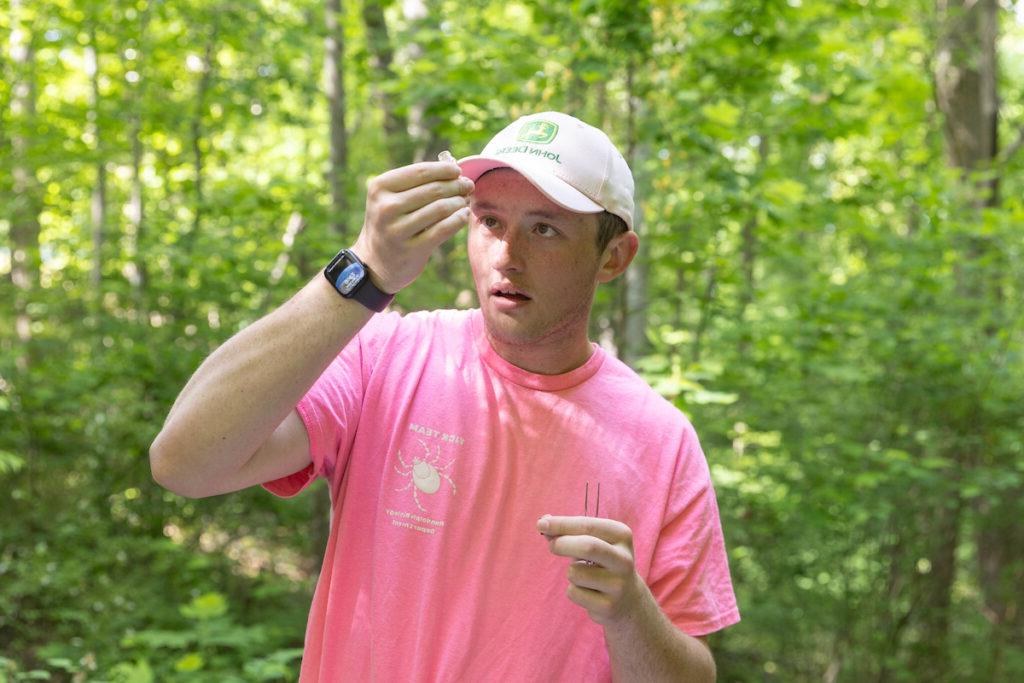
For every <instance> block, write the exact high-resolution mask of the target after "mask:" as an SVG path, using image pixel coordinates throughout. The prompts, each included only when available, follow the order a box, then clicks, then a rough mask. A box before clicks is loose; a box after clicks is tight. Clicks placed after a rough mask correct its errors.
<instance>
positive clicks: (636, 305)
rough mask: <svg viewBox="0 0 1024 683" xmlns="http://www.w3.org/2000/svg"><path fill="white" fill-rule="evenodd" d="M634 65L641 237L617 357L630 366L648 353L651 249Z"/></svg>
mask: <svg viewBox="0 0 1024 683" xmlns="http://www.w3.org/2000/svg"><path fill="white" fill-rule="evenodd" d="M635 74H636V64H635V63H634V62H633V61H632V60H630V62H629V64H627V66H626V162H627V163H628V164H629V168H630V169H631V170H632V171H633V178H634V180H635V181H636V186H637V191H636V193H635V194H634V198H635V201H636V208H635V210H634V211H633V221H634V225H633V230H634V231H635V232H636V234H637V235H638V236H639V237H640V250H639V251H638V252H637V255H636V258H635V259H634V261H633V263H632V264H631V265H630V267H629V268H628V269H627V270H626V272H625V277H624V282H623V286H624V287H625V292H624V295H623V297H622V299H621V301H622V302H623V304H624V306H625V310H623V315H622V320H623V329H622V332H623V335H622V344H621V345H620V347H619V357H620V358H621V359H622V361H623V362H625V363H629V364H631V363H633V362H635V361H636V360H637V359H639V358H641V357H643V356H644V355H645V354H646V353H647V352H648V351H649V346H650V345H649V343H648V340H647V306H648V301H647V295H648V291H647V290H648V279H649V275H650V273H649V270H650V258H651V257H650V245H649V244H648V243H647V240H645V239H643V236H644V235H643V233H644V232H645V230H644V222H643V211H642V210H641V197H640V192H639V189H640V187H641V183H640V174H641V171H642V169H641V164H642V155H641V150H640V145H639V143H638V134H637V119H638V118H640V116H641V112H640V111H639V107H640V100H639V98H638V97H637V96H636V88H635Z"/></svg>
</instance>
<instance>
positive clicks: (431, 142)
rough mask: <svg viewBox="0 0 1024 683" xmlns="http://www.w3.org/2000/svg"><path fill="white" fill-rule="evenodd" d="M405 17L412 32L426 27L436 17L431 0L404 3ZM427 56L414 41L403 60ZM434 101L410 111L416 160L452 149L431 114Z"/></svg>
mask: <svg viewBox="0 0 1024 683" xmlns="http://www.w3.org/2000/svg"><path fill="white" fill-rule="evenodd" d="M402 14H403V16H404V17H405V20H406V21H407V22H408V24H409V27H410V29H415V28H426V27H427V26H429V25H430V24H431V22H433V21H434V20H433V17H434V16H435V15H436V12H435V11H434V8H433V7H431V6H430V3H429V2H428V1H427V0H403V2H402ZM423 54H424V49H423V46H422V45H420V44H419V43H416V42H412V41H410V42H409V43H408V44H406V46H405V47H404V49H403V59H405V60H406V61H409V62H414V61H416V60H417V59H419V58H421V57H422V56H423ZM432 104H433V102H431V101H428V100H423V99H421V100H419V101H417V102H413V104H412V106H411V107H410V108H409V134H410V136H411V137H412V144H413V146H414V151H413V161H432V160H434V159H436V158H437V155H438V154H440V153H441V152H442V151H444V150H445V149H447V148H448V146H449V145H448V141H447V140H445V139H444V138H441V137H439V136H438V135H437V129H438V124H439V123H440V122H439V120H438V117H437V116H435V115H432V114H428V111H429V110H430V106H431V105H432Z"/></svg>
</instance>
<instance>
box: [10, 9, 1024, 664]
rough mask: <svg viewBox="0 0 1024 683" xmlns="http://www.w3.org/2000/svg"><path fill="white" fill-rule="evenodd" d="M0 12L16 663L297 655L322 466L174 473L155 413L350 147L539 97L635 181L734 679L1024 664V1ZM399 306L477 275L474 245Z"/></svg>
mask: <svg viewBox="0 0 1024 683" xmlns="http://www.w3.org/2000/svg"><path fill="white" fill-rule="evenodd" d="M0 37H2V45H3V47H2V49H0V72H2V74H3V78H2V79H0V274H2V276H3V277H2V280H0V301H3V306H2V307H0V510H2V511H3V512H2V516H0V520H2V521H0V657H2V659H0V680H3V679H4V677H6V678H8V679H10V680H19V679H21V678H30V677H36V678H44V677H46V676H49V677H52V679H53V680H111V681H149V680H189V681H193V680H211V681H225V680H294V678H295V677H296V674H297V662H298V656H299V654H300V652H301V645H302V635H303V630H304V625H305V617H306V613H307V609H308V605H309V599H310V595H311V590H312V586H313V583H314V581H315V575H316V571H317V569H318V567H319V560H320V558H321V553H322V550H323V540H324V537H325V534H326V521H327V517H326V512H327V507H326V506H327V497H326V492H325V490H324V489H323V488H322V487H315V489H314V490H313V491H312V492H310V493H307V494H305V495H304V496H302V497H300V498H299V499H297V500H293V501H289V502H282V501H278V500H275V499H273V497H271V496H270V495H269V494H266V493H263V492H261V491H259V490H252V491H247V492H242V493H239V494H236V495H232V496H224V497H218V498H214V499H207V500H200V501H194V500H186V499H182V498H179V497H177V496H175V495H173V494H171V493H169V492H166V491H163V490H161V489H160V488H159V487H157V486H156V485H154V484H153V483H152V481H151V479H150V476H149V467H148V462H147V458H146V453H147V448H148V445H149V443H150V442H151V440H152V438H153V436H154V435H155V434H156V432H157V431H158V429H159V427H160V424H161V422H162V420H163V417H164V416H165V414H166V412H167V410H168V408H169V406H170V404H171V402H172V401H173V399H174V397H175V395H176V394H177V391H178V390H179V389H180V387H181V386H182V385H183V384H184V382H185V380H186V379H187V378H188V376H189V374H190V373H191V372H192V371H193V370H194V369H195V367H196V366H197V365H198V364H199V362H200V361H201V360H202V359H203V358H204V357H205V356H206V355H207V354H208V353H209V352H210V351H211V350H212V349H213V348H215V347H216V346H217V345H218V344H219V343H220V342H222V341H223V340H224V339H226V338H227V337H228V336H230V335H231V334H233V333H234V332H235V331H237V330H239V329H240V328H242V327H244V326H245V325H247V324H249V323H251V322H252V321H253V320H255V319H257V318H258V317H259V316H261V315H263V314H265V313H266V312H268V311H270V310H271V309H272V308H273V307H275V306H276V305H278V304H280V303H281V302H283V301H284V300H285V299H287V298H288V297H289V296H290V294H291V293H292V292H294V291H295V290H296V289H298V288H299V287H300V286H301V285H302V284H303V283H304V282H305V281H306V280H307V279H308V278H309V277H312V276H313V275H314V274H315V273H316V271H317V270H318V269H319V268H320V267H322V265H323V263H325V262H326V260H328V259H329V257H330V256H331V255H333V253H334V252H335V251H336V250H337V249H338V248H339V247H341V246H343V245H345V244H348V243H349V242H351V240H352V239H354V236H355V235H356V234H357V231H358V228H359V226H360V225H361V221H362V217H361V210H362V206H363V200H364V197H363V192H364V187H365V179H366V178H367V177H368V176H370V175H372V174H376V173H380V172H382V171H384V170H386V169H388V168H391V167H394V166H397V165H401V164H405V163H409V162H412V161H415V160H421V159H429V158H433V157H434V156H435V155H436V154H437V152H438V151H440V150H441V149H448V148H450V149H451V150H452V151H453V153H454V154H455V155H456V156H465V155H468V154H472V153H475V152H477V151H478V150H479V149H480V148H481V147H482V146H483V144H484V143H485V142H486V140H487V139H488V138H489V137H490V136H491V135H492V134H493V133H495V132H496V131H497V130H499V129H500V128H501V127H502V126H503V125H505V123H507V121H508V120H509V119H510V118H512V117H515V116H517V115H520V114H524V113H529V112H533V111H543V110H547V109H557V110H563V111H567V112H569V113H572V114H575V115H577V116H579V117H580V118H582V119H584V120H586V121H589V122H591V123H593V124H595V125H598V126H600V127H602V128H604V129H605V130H607V131H608V132H609V133H610V135H611V136H612V138H613V139H614V140H615V141H616V142H617V143H618V145H619V147H620V149H622V151H623V153H624V154H626V155H627V157H628V158H629V160H630V162H631V165H632V167H633V170H634V173H635V175H636V178H637V199H638V206H639V207H640V210H641V215H640V216H639V220H638V223H639V225H638V231H639V232H640V233H641V236H642V241H643V244H644V247H643V252H642V254H641V259H640V260H639V261H638V262H637V263H636V264H635V265H634V267H633V268H632V269H631V271H630V273H629V276H628V277H625V278H621V279H620V280H619V281H617V282H616V283H614V284H613V285H612V286H609V287H607V288H605V289H604V290H602V291H601V292H600V293H599V301H598V306H597V309H596V312H595V316H594V318H593V323H592V324H593V334H594V338H595V339H599V340H600V341H601V342H602V343H603V344H605V345H606V346H608V347H609V348H611V349H614V350H615V351H616V352H617V353H618V354H619V355H620V356H621V357H623V358H624V359H626V360H628V361H629V362H630V363H631V364H632V365H633V366H634V367H636V368H637V369H638V370H639V371H640V372H641V373H642V374H643V375H644V376H645V377H647V378H648V379H649V380H650V381H651V382H652V384H653V385H654V386H656V388H657V389H658V390H659V391H660V392H662V393H663V394H664V395H666V396H667V397H669V398H670V399H671V400H673V401H674V402H675V403H676V404H677V405H679V406H680V408H681V409H683V410H684V411H685V412H686V413H687V414H688V415H689V416H690V417H691V419H692V420H693V422H694V423H695V425H696V426H697V429H698V432H699V433H700V434H701V437H702V441H703V444H704V447H705V451H706V453H707V455H708V459H709V462H710V464H711V469H712V473H713V476H714V479H715V482H716V486H717V490H718V495H719V502H720V506H721V509H722V514H723V523H724V526H725V531H726V537H727V541H728V545H729V552H730V561H731V566H732V570H733V573H734V579H735V581H736V587H737V591H738V595H739V599H740V603H741V609H742V612H743V617H744V620H743V622H742V623H741V624H740V625H738V626H736V627H734V628H731V629H729V630H727V631H726V632H724V633H722V634H720V635H717V636H716V637H715V638H714V643H713V644H714V647H715V650H716V653H717V657H718V662H719V670H720V679H721V680H723V681H812V680H813V681H819V680H824V681H954V680H956V681H1013V680H1021V679H1022V677H1024V623H1022V622H1024V617H1022V616H1021V612H1022V610H1024V605H1022V604H1021V600H1022V591H1021V588H1020V587H1021V586H1022V585H1024V524H1022V523H1021V520H1022V519H1024V495H1022V494H1024V437H1022V432H1024V411H1022V409H1021V407H1020V397H1021V396H1022V395H1024V367H1022V366H1024V359H1022V341H1024V340H1022V330H1024V325H1022V324H1021V323H1022V312H1024V311H1022V306H1024V301H1022V291H1024V265H1022V253H1021V252H1022V244H1024V241H1022V238H1021V232H1020V225H1021V222H1022V219H1024V202H1022V200H1021V196H1022V194H1024V193H1022V189H1021V181H1022V178H1024V151H1022V149H1021V148H1022V147H1024V104H1022V103H1024V98H1022V91H1024V3H1019V2H1009V0H1003V1H1002V2H997V1H996V0H977V1H971V2H968V1H966V0H935V2H931V1H930V0H908V1H906V2H893V1H891V0H889V1H886V0H859V1H853V0H849V1H847V0H844V1H840V2H833V1H825V0H760V1H758V2H751V1H749V0H704V1H700V2H698V1H696V0H695V1H692V2H690V1H687V2H670V1H666V0H642V1H636V0H630V1H626V0H571V1H567V2H560V3H548V2H539V1H538V0H517V1H515V2H501V3H498V2H483V1H481V0H462V1H461V2H451V1H447V0H403V1H402V2H392V1H388V0H362V1H361V2H347V1H344V2H343V1H342V0H327V1H326V2H318V1H316V0H210V1H200V0H178V1H175V2H170V1H169V0H131V1H128V2H117V3H109V2H100V1H99V0H74V1H72V0H33V1H32V2H28V1H27V0H8V2H7V3H6V4H5V5H4V6H3V7H2V8H0ZM396 305H397V306H398V307H399V308H401V309H402V310H407V311H408V310H415V309H419V308H424V307H453V306H454V307H465V306H471V305H474V301H473V295H472V293H471V287H470V280H469V278H468V274H467V268H466V265H465V246H464V244H463V242H462V240H461V239H459V238H456V239H455V240H453V241H451V242H450V243H449V244H447V245H445V247H444V248H443V249H442V250H439V252H438V254H436V257H435V259H434V263H433V264H432V267H431V268H429V269H428V271H427V273H426V274H425V275H424V276H423V277H422V278H421V279H420V280H419V281H418V282H417V284H416V286H415V287H413V288H410V289H409V290H408V291H406V292H403V293H402V295H401V296H400V297H399V298H398V300H397V302H396Z"/></svg>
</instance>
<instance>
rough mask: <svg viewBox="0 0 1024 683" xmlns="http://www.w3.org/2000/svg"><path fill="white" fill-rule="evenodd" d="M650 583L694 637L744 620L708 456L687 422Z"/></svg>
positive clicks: (679, 625)
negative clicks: (733, 578)
mask: <svg viewBox="0 0 1024 683" xmlns="http://www.w3.org/2000/svg"><path fill="white" fill-rule="evenodd" d="M682 451H683V452H682V454H681V457H680V460H679V464H678V466H677V468H676V476H675V480H674V483H673V487H672V493H671V494H670V499H669V502H668V505H667V508H666V515H665V518H664V519H665V522H664V525H663V527H662V531H661V535H660V536H659V538H658V543H657V546H656V548H655V551H654V557H653V559H652V563H651V570H650V574H649V576H648V584H649V585H650V588H651V592H652V593H653V595H654V597H655V599H656V600H657V601H658V604H659V605H660V606H661V608H662V610H664V611H665V614H666V615H667V616H668V618H669V619H670V620H671V621H672V623H673V624H675V626H676V627H677V628H679V629H680V630H681V631H683V632H684V633H687V634H689V635H691V636H702V635H706V634H708V633H711V632H713V631H718V630H719V629H723V628H725V627H726V626H730V625H732V624H735V623H736V622H738V621H739V620H740V613H739V609H738V608H737V606H736V596H735V594H734V592H733V587H732V579H731V578H730V576H729V561H728V558H727V557H726V553H725V540H724V538H723V537H722V524H721V521H720V520H719V516H718V502H717V500H716V498H715V490H714V488H713V487H712V484H711V475H710V472H709V471H708V464H707V460H706V459H705V457H704V453H703V451H702V450H701V447H700V442H699V441H698V439H697V434H696V432H695V431H694V430H693V427H692V426H690V425H689V424H688V425H687V428H686V432H685V434H684V443H683V447H682Z"/></svg>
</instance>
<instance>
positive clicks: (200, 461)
mask: <svg viewBox="0 0 1024 683" xmlns="http://www.w3.org/2000/svg"><path fill="white" fill-rule="evenodd" d="M370 315H371V312H370V311H369V310H368V309H366V308H365V307H363V306H362V305H360V304H359V303H356V302H355V301H351V300H348V299H343V298H342V297H340V296H339V295H338V293H337V292H336V291H335V290H334V289H333V288H332V287H331V285H330V283H328V282H327V280H326V279H325V278H324V277H323V276H322V275H318V276H317V277H315V278H314V279H313V280H312V281H311V282H309V283H308V284H307V285H306V286H305V287H304V288H303V289H302V290H300V291H299V292H298V293H297V294H296V295H295V296H294V297H292V298H291V299H290V300H289V301H287V302H286V303H285V304H283V305H282V306H280V307H279V308H278V309H277V310H275V311H274V312H272V313H270V314H269V315H267V316H265V317H264V318H261V319H260V320H259V321H257V322H255V323H253V324H252V325H250V326H249V327H247V328H246V329H244V330H242V331H241V332H239V333H238V334H236V335H234V336H233V337H231V339H229V340H228V341H227V342H225V343H224V344H223V345H222V346H220V348H218V349H217V350H216V351H214V352H213V353H212V354H211V355H210V356H209V357H208V358H207V359H206V360H205V361H204V362H203V363H202V365H200V366H199V369H198V370H196V372H195V374H194V375H193V376H192V378H191V379H189V381H188V383H187V384H186V385H185V388H184V389H182V391H181V393H180V394H179V396H178V398H177V400H176V401H175V402H174V406H173V407H172V408H171V411H170V414H169V415H168V416H167V420H166V422H165V423H164V426H163V429H162V430H161V431H160V434H159V435H158V436H157V438H156V440H155V441H154V442H153V447H152V448H151V461H152V465H153V470H154V474H155V473H156V472H157V471H159V472H160V473H161V478H162V479H163V480H164V481H166V482H181V483H182V484H183V485H184V486H186V487H189V482H190V481H193V480H194V481H196V482H202V481H210V480H213V479H216V478H217V477H218V475H223V474H225V473H230V472H234V471H237V470H238V468H240V467H241V466H242V465H243V464H244V463H245V462H246V460H247V459H248V458H249V457H250V456H251V455H252V454H253V453H254V452H255V451H256V450H257V449H258V448H259V447H260V445H261V444H263V443H264V442H265V441H266V440H267V438H268V437H269V436H270V434H271V433H272V432H273V431H274V429H275V428H276V427H277V426H278V425H279V424H280V423H281V421H282V420H284V418H285V417H286V416H287V415H288V413H289V411H291V410H292V409H294V407H295V405H296V404H297V403H298V401H299V400H300V399H301V398H302V396H303V395H304V394H305V392H306V391H307V390H308V389H309V387H310V386H312V385H313V383H314V382H315V381H316V379H317V377H319V376H320V374H321V373H322V372H323V371H324V369H325V368H326V367H327V366H328V365H329V364H330V362H331V360H333V359H334V357H335V356H337V354H338V352H339V351H340V350H341V349H342V348H344V346H345V344H347V343H348V342H349V341H350V340H351V339H352V338H353V337H354V336H355V335H356V333H357V332H358V331H359V330H360V329H361V328H362V326H363V325H365V324H366V321H367V320H369V319H370Z"/></svg>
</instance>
